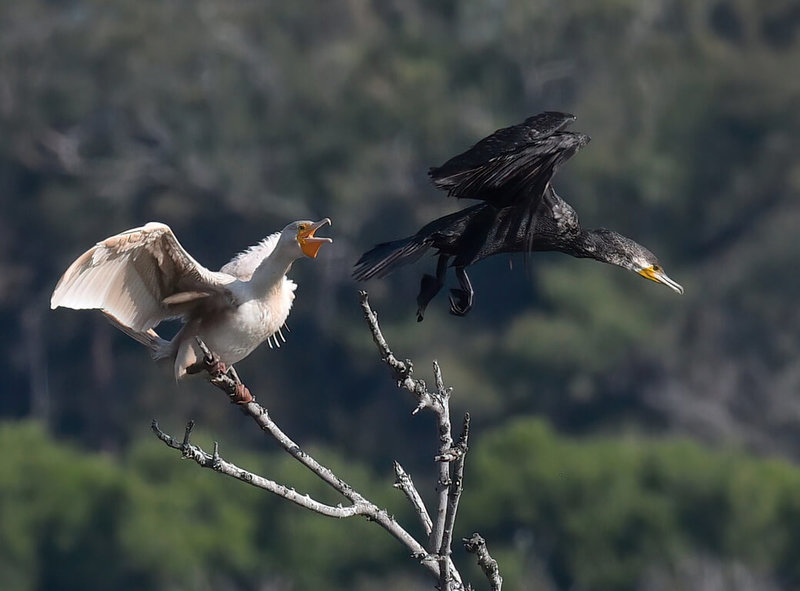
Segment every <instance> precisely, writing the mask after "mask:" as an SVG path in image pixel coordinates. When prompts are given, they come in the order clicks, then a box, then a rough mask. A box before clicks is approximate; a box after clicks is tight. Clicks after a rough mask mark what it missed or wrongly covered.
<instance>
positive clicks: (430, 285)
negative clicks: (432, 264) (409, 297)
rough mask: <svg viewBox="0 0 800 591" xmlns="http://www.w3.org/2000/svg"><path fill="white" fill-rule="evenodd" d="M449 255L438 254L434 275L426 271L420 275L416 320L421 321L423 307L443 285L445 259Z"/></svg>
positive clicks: (426, 305) (423, 314) (445, 267)
mask: <svg viewBox="0 0 800 591" xmlns="http://www.w3.org/2000/svg"><path fill="white" fill-rule="evenodd" d="M449 258H450V257H448V256H447V255H440V256H439V262H438V263H437V264H436V277H434V276H433V275H430V274H428V273H426V274H425V275H423V276H422V281H421V282H420V285H419V295H417V322H422V319H423V318H424V317H425V308H427V307H428V304H429V303H430V301H431V300H432V299H433V298H434V297H436V294H437V293H439V290H440V289H442V286H443V285H444V276H445V273H447V261H448V259H449Z"/></svg>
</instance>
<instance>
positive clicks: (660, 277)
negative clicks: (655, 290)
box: [637, 265, 683, 294]
mask: <svg viewBox="0 0 800 591" xmlns="http://www.w3.org/2000/svg"><path fill="white" fill-rule="evenodd" d="M637 273H639V275H641V276H642V277H644V278H646V279H649V280H650V281H655V282H656V283H661V284H662V285H666V286H667V287H669V288H671V289H673V290H675V291H677V292H678V293H680V294H683V287H682V286H681V284H680V283H677V282H675V281H673V280H672V279H670V278H669V277H667V274H666V273H664V269H662V268H661V267H659V266H658V265H653V266H652V267H645V268H644V269H642V270H640V271H637Z"/></svg>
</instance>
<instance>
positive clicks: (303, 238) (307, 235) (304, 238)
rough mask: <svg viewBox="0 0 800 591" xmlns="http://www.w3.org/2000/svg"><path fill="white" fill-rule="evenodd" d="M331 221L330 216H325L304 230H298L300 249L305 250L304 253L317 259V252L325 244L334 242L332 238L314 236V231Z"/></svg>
mask: <svg viewBox="0 0 800 591" xmlns="http://www.w3.org/2000/svg"><path fill="white" fill-rule="evenodd" d="M330 223H331V220H330V218H323V219H321V220H320V221H318V222H314V223H313V224H311V225H310V226H308V227H306V228H304V229H302V230H298V232H297V242H299V243H300V250H302V251H303V254H304V255H306V256H307V257H310V258H312V259H315V258H317V252H319V249H320V247H321V246H322V245H323V244H327V243H329V242H333V240H332V239H331V238H318V237H317V236H314V232H316V231H317V230H319V229H320V228H321V227H322V226H324V225H325V224H330Z"/></svg>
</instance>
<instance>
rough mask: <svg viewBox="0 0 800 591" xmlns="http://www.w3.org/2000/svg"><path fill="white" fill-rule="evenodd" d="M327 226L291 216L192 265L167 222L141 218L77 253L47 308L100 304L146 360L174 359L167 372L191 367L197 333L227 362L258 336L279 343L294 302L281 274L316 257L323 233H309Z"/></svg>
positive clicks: (253, 345)
mask: <svg viewBox="0 0 800 591" xmlns="http://www.w3.org/2000/svg"><path fill="white" fill-rule="evenodd" d="M328 223H330V220H329V219H328V218H325V219H323V220H321V221H319V222H316V223H315V222H310V221H305V220H302V221H297V222H292V223H291V224H289V225H287V226H286V227H285V228H284V229H283V230H282V231H281V232H277V233H275V234H271V235H270V236H268V237H267V238H265V239H264V240H262V241H261V242H259V243H258V244H257V245H255V246H252V247H250V248H249V249H247V250H245V251H244V252H242V253H240V254H238V255H236V256H235V257H234V258H233V259H232V260H231V261H230V262H229V263H227V264H226V265H224V266H223V267H222V268H221V269H220V270H219V271H210V270H208V269H206V268H205V267H204V266H203V265H201V264H200V263H198V262H197V261H196V260H195V259H194V258H192V256H191V255H190V254H189V253H188V252H186V250H185V249H184V248H183V247H182V246H181V245H180V243H179V242H178V240H177V238H175V235H174V234H173V233H172V230H170V228H169V226H167V225H165V224H161V223H158V222H150V223H148V224H146V225H145V226H142V227H140V228H134V229H132V230H128V231H126V232H122V233H120V234H117V235H115V236H111V237H110V238H106V239H105V240H103V241H102V242H98V243H97V244H96V245H95V246H94V247H92V248H91V249H89V250H88V251H86V252H85V253H84V254H82V255H81V256H80V257H78V259H77V260H76V261H75V262H74V263H72V265H70V267H69V268H68V269H67V271H66V272H65V273H64V275H63V276H62V277H61V279H60V280H59V282H58V285H57V286H56V288H55V291H54V292H53V296H52V298H51V300H50V305H51V307H52V308H57V307H59V306H61V307H66V308H74V309H99V310H102V311H103V312H104V313H105V314H106V316H107V317H108V318H109V319H110V320H111V322H112V323H113V324H114V325H115V326H117V327H118V328H120V329H121V330H122V331H123V332H125V333H126V334H128V335H129V336H131V337H132V338H134V339H136V340H137V341H139V342H140V343H143V344H145V345H147V346H148V347H149V348H150V349H151V351H152V353H153V356H154V357H155V358H156V359H163V358H169V359H172V360H174V368H175V377H176V378H180V377H183V376H184V375H186V373H187V372H190V371H192V369H193V366H195V365H196V364H197V363H198V362H199V361H201V360H202V353H201V351H200V350H199V348H198V347H197V344H196V340H195V337H200V338H201V339H202V340H203V341H204V342H205V343H206V345H208V347H209V348H210V349H211V350H212V351H213V352H214V353H216V354H217V355H218V356H219V358H220V360H221V361H222V362H223V363H225V364H227V365H229V364H232V363H236V362H237V361H240V360H241V359H244V358H245V357H246V356H247V355H249V354H250V353H251V352H252V351H253V350H254V349H255V348H256V347H257V346H258V345H260V344H261V343H262V342H264V341H265V340H266V341H268V342H269V344H270V347H272V346H273V343H274V344H275V345H277V344H278V337H280V338H281V339H282V340H285V339H284V338H283V334H282V333H281V332H280V329H281V327H282V326H283V325H284V323H285V322H286V318H287V317H288V315H289V311H290V310H291V307H292V302H293V301H294V291H295V289H296V288H297V286H296V285H295V283H294V282H293V281H292V280H290V279H288V278H287V277H286V273H287V272H288V271H289V269H290V268H291V265H292V263H293V262H294V261H295V260H297V259H298V258H300V257H302V256H308V257H312V258H313V257H316V255H317V251H318V250H319V248H320V247H321V246H322V244H325V243H327V242H331V239H330V238H318V237H316V236H314V232H316V231H317V230H318V229H319V228H320V227H322V226H324V225H325V224H328ZM170 318H180V319H182V320H183V322H184V326H183V327H182V328H181V330H180V331H179V332H178V334H177V335H175V337H174V338H173V339H172V340H171V341H166V340H164V339H162V338H161V337H159V336H158V334H157V333H156V332H155V331H154V330H153V329H154V328H155V327H156V326H157V325H158V324H159V323H160V322H162V321H163V320H167V319H170Z"/></svg>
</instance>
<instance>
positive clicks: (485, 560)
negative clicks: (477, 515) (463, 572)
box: [463, 534, 503, 591]
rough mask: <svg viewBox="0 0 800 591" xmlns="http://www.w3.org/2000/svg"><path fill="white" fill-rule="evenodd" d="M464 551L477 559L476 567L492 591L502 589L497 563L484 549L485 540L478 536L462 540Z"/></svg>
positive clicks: (501, 578)
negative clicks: (479, 569) (479, 568)
mask: <svg viewBox="0 0 800 591" xmlns="http://www.w3.org/2000/svg"><path fill="white" fill-rule="evenodd" d="M463 542H464V549H465V550H466V551H467V552H469V553H470V554H475V556H476V557H477V559H478V566H480V567H481V570H483V573H484V574H485V575H486V578H487V579H489V585H490V586H491V589H492V591H501V590H502V588H503V577H501V576H500V569H499V568H498V566H497V561H496V560H495V559H494V558H492V557H491V555H490V554H489V550H488V549H487V548H486V540H484V539H483V538H482V537H481V536H480V535H479V534H472V536H470V537H469V538H464V539H463Z"/></svg>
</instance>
